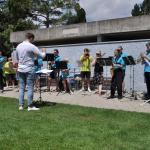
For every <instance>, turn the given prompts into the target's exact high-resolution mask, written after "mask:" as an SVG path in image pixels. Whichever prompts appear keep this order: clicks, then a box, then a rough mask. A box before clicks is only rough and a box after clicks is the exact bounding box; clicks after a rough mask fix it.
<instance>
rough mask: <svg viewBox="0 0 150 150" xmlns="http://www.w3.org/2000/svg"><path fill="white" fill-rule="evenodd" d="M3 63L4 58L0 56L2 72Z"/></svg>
mask: <svg viewBox="0 0 150 150" xmlns="http://www.w3.org/2000/svg"><path fill="white" fill-rule="evenodd" d="M4 61H5V57H3V56H0V69H1V70H2V69H3V63H4Z"/></svg>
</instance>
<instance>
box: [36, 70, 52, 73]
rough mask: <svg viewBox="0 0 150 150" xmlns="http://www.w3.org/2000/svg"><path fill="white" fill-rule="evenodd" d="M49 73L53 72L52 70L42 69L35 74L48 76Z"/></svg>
mask: <svg viewBox="0 0 150 150" xmlns="http://www.w3.org/2000/svg"><path fill="white" fill-rule="evenodd" d="M51 72H53V70H48V69H42V70H39V71H37V72H36V73H37V74H39V73H42V74H50V73H51Z"/></svg>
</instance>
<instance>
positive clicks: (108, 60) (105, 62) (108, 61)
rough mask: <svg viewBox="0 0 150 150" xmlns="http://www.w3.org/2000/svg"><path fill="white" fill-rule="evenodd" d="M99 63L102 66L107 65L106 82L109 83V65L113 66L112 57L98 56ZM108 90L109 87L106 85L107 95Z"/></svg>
mask: <svg viewBox="0 0 150 150" xmlns="http://www.w3.org/2000/svg"><path fill="white" fill-rule="evenodd" d="M97 61H98V63H99V65H100V66H104V67H106V83H107V76H108V75H107V68H108V67H109V66H112V57H108V58H98V60H97ZM107 91H108V89H107V87H106V95H107Z"/></svg>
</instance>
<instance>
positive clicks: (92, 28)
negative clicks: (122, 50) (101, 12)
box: [10, 15, 150, 45]
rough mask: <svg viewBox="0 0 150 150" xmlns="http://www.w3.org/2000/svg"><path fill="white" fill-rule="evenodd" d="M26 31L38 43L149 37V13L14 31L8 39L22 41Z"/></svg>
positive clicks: (49, 43)
mask: <svg viewBox="0 0 150 150" xmlns="http://www.w3.org/2000/svg"><path fill="white" fill-rule="evenodd" d="M27 32H32V33H34V34H35V42H36V44H38V45H58V44H75V43H89V42H104V41H121V40H137V39H150V15H145V16H138V17H128V18H120V19H111V20H102V21H96V22H88V23H82V24H73V25H67V26H61V27H53V28H47V29H45V28H44V29H38V30H31V31H22V32H14V33H11V35H10V41H11V42H12V43H19V42H21V41H23V40H24V35H25V33H27Z"/></svg>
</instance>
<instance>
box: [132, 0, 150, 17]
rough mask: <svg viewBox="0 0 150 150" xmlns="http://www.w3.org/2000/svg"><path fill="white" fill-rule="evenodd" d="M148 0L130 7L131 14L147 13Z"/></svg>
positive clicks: (148, 8) (148, 11) (149, 4)
mask: <svg viewBox="0 0 150 150" xmlns="http://www.w3.org/2000/svg"><path fill="white" fill-rule="evenodd" d="M149 14H150V0H144V1H143V2H142V3H141V4H135V5H134V8H133V9H132V16H140V15H149Z"/></svg>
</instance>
